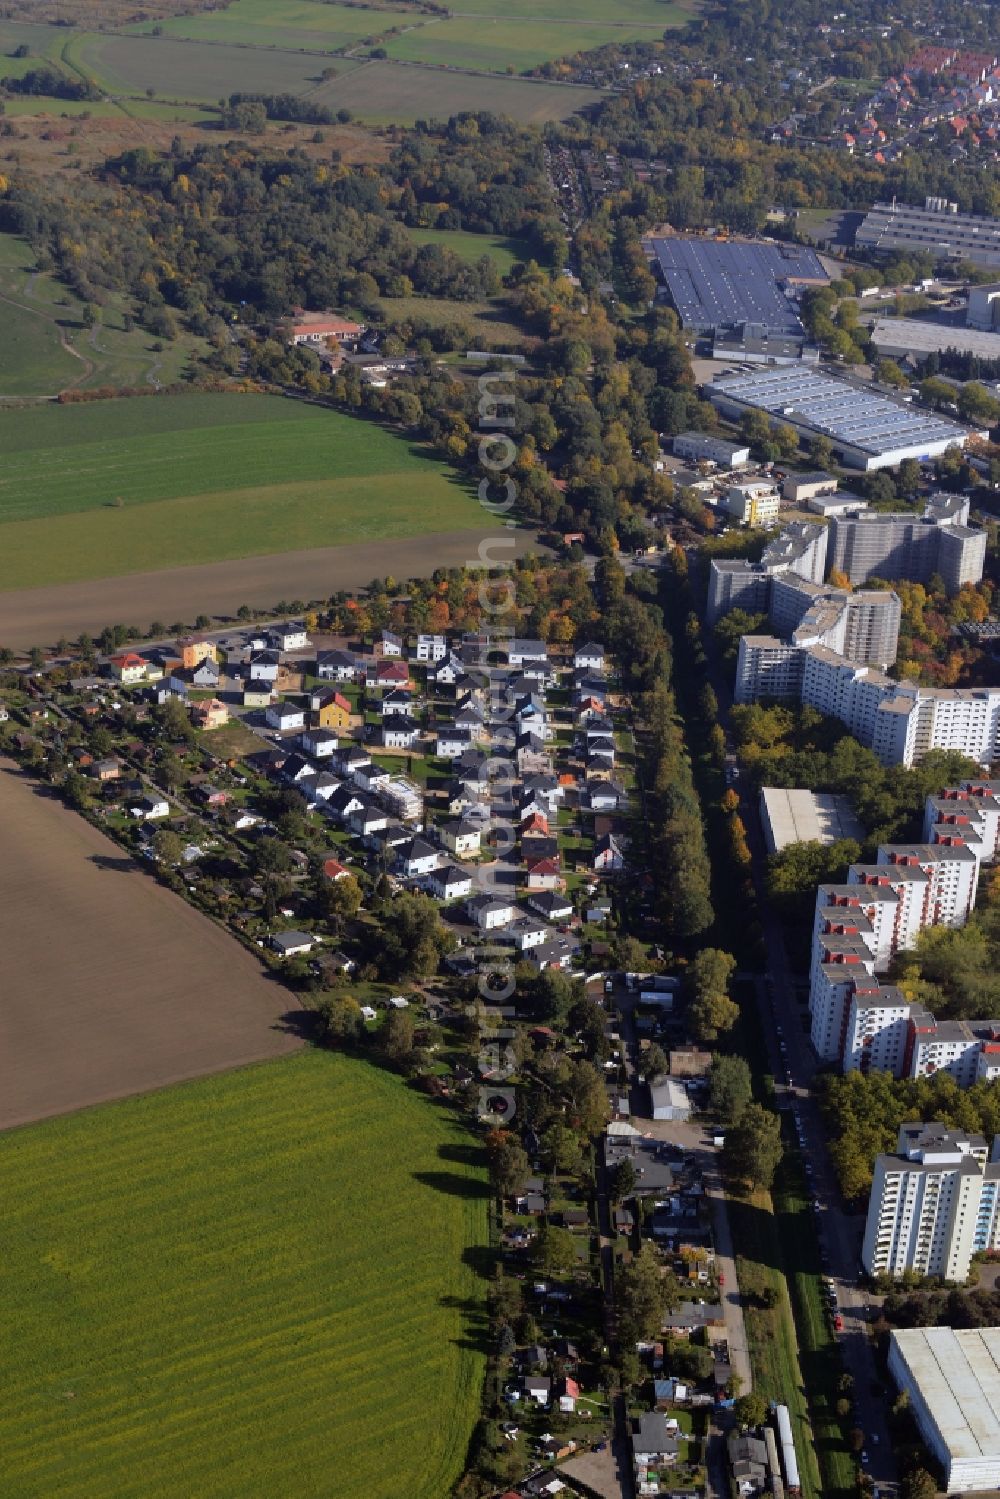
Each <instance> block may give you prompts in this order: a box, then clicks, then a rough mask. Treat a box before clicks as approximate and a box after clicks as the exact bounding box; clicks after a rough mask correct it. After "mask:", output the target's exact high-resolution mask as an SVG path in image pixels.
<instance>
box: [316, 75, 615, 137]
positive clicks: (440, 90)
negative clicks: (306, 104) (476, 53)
mask: <svg viewBox="0 0 1000 1499" xmlns="http://www.w3.org/2000/svg"><path fill="white" fill-rule="evenodd" d="M336 66H337V69H338V71H339V72H342V71H343V64H342V63H337V64H336ZM309 97H310V99H313V100H315V102H316V103H317V104H326V105H327V106H329V107H330V108H331V109H349V110H350V111H351V113H352V114H353V115H354V116H355V118H357V119H358V120H362V121H364V122H365V123H366V124H370V125H387V124H400V125H412V124H413V122H414V121H415V120H446V119H447V118H448V117H449V115H453V114H460V113H462V112H463V111H465V110H491V111H493V113H495V114H505V115H509V116H510V118H511V119H512V120H516V121H517V122H518V123H519V124H521V125H545V124H547V123H548V122H549V121H550V120H565V119H567V118H568V116H569V115H571V114H574V113H575V112H576V111H577V110H578V109H584V108H585V107H586V106H587V105H588V104H594V103H596V102H597V101H598V100H599V99H602V98H603V97H604V95H603V94H602V93H601V92H600V90H599V89H593V88H582V87H570V86H568V85H567V84H559V83H542V82H540V81H538V80H529V79H526V78H504V77H502V76H501V75H500V74H499V73H498V74H497V75H496V76H490V77H486V76H484V75H482V74H474V73H457V72H456V73H449V72H446V71H443V70H442V69H440V68H427V67H418V66H414V65H413V64H405V63H393V62H369V63H365V64H364V65H363V66H361V67H358V68H355V70H354V71H353V72H352V73H348V74H347V75H346V76H345V77H338V78H335V79H334V80H333V82H332V83H324V84H321V85H320V86H319V87H318V88H315V89H312V90H311V91H310V94H309Z"/></svg>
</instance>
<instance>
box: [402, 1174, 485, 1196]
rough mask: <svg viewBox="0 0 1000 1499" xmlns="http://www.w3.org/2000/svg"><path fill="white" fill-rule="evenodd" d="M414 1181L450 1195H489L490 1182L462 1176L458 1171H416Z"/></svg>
mask: <svg viewBox="0 0 1000 1499" xmlns="http://www.w3.org/2000/svg"><path fill="white" fill-rule="evenodd" d="M413 1178H414V1181H418V1182H423V1184H424V1186H425V1187H433V1188H434V1190H435V1191H436V1192H444V1193H445V1194H446V1196H448V1197H480V1198H482V1197H489V1196H490V1187H489V1183H488V1182H484V1181H477V1180H476V1178H475V1177H472V1176H460V1175H459V1174H458V1172H457V1171H414V1173H413Z"/></svg>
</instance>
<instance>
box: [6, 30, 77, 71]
mask: <svg viewBox="0 0 1000 1499" xmlns="http://www.w3.org/2000/svg"><path fill="white" fill-rule="evenodd" d="M65 42H66V31H65V30H64V28H63V27H61V26H33V25H32V24H31V23H30V22H22V21H4V20H0V78H2V77H4V76H6V75H7V74H12V73H14V71H15V70H16V69H18V68H20V66H21V63H20V60H19V59H18V58H14V57H11V53H12V52H14V51H15V50H16V49H17V48H18V47H21V46H25V47H27V48H28V49H29V51H30V54H31V55H30V58H27V59H25V61H26V62H27V65H28V67H35V68H37V67H38V65H39V63H40V62H43V61H47V62H56V61H57V60H58V58H59V54H60V52H61V51H62V48H63V46H64V45H65Z"/></svg>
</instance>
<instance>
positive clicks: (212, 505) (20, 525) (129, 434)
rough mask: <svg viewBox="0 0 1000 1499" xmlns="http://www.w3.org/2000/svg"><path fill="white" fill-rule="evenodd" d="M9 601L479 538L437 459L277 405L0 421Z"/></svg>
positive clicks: (473, 517)
mask: <svg viewBox="0 0 1000 1499" xmlns="http://www.w3.org/2000/svg"><path fill="white" fill-rule="evenodd" d="M0 451H2V452H3V454H4V465H3V471H2V473H0V589H10V588H32V587H39V586H41V585H43V584H46V583H64V582H72V581H75V580H78V579H85V578H98V577H113V576H117V575H119V574H122V573H129V572H144V571H150V570H157V569H162V568H172V567H178V566H182V565H187V564H193V563H200V562H214V561H223V560H226V559H229V558H237V557H253V556H262V555H265V554H267V553H272V552H290V551H298V550H302V549H306V548H311V547H325V546H338V545H341V544H343V543H345V542H351V541H367V540H378V539H382V538H387V537H400V536H417V535H422V534H425V533H428V532H434V531H455V530H462V529H464V528H466V527H468V528H470V529H472V528H474V527H476V526H478V525H479V524H480V523H481V518H482V517H481V512H480V510H479V508H478V506H477V505H476V504H475V502H474V500H473V499H472V497H471V496H470V494H469V493H468V492H467V491H466V490H465V488H464V487H463V486H462V485H461V484H460V483H458V482H456V480H455V479H454V478H453V477H452V476H451V475H450V473H449V471H448V470H447V469H446V468H445V466H444V465H443V464H441V463H438V462H436V461H434V460H432V459H430V458H428V457H425V456H424V455H423V454H422V453H421V452H420V451H419V450H418V449H416V448H414V447H413V446H412V445H411V444H410V443H408V442H406V441H405V440H404V439H403V438H400V437H397V436H395V435H394V434H393V433H391V432H387V431H385V430H384V429H383V428H381V427H377V426H375V425H374V424H372V423H369V422H362V421H361V420H360V419H357V418H353V417H349V416H343V415H341V414H340V413H338V412H333V411H328V410H324V409H322V408H320V407H316V406H307V405H305V404H303V403H301V402H296V401H291V400H286V399H284V398H282V397H280V396H251V395H205V394H191V395H179V396H163V397H158V398H157V397H151V398H149V399H147V400H122V401H101V402H97V403H94V404H87V405H79V406H74V405H68V406H40V407H36V408H32V409H30V410H22V411H0Z"/></svg>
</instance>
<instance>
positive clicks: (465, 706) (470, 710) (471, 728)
mask: <svg viewBox="0 0 1000 1499" xmlns="http://www.w3.org/2000/svg"><path fill="white" fill-rule="evenodd" d="M485 725H486V715H485V713H484V712H483V710H482V708H480V706H479V704H478V703H476V702H472V701H471V700H466V701H465V702H464V703H461V704H460V705H459V706H458V707H457V708H456V709H455V716H454V718H453V719H452V727H453V728H456V729H466V730H467V731H468V733H469V734H470V735H471V736H472V737H473V738H475V739H481V738H482V737H483V730H484V728H485Z"/></svg>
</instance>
